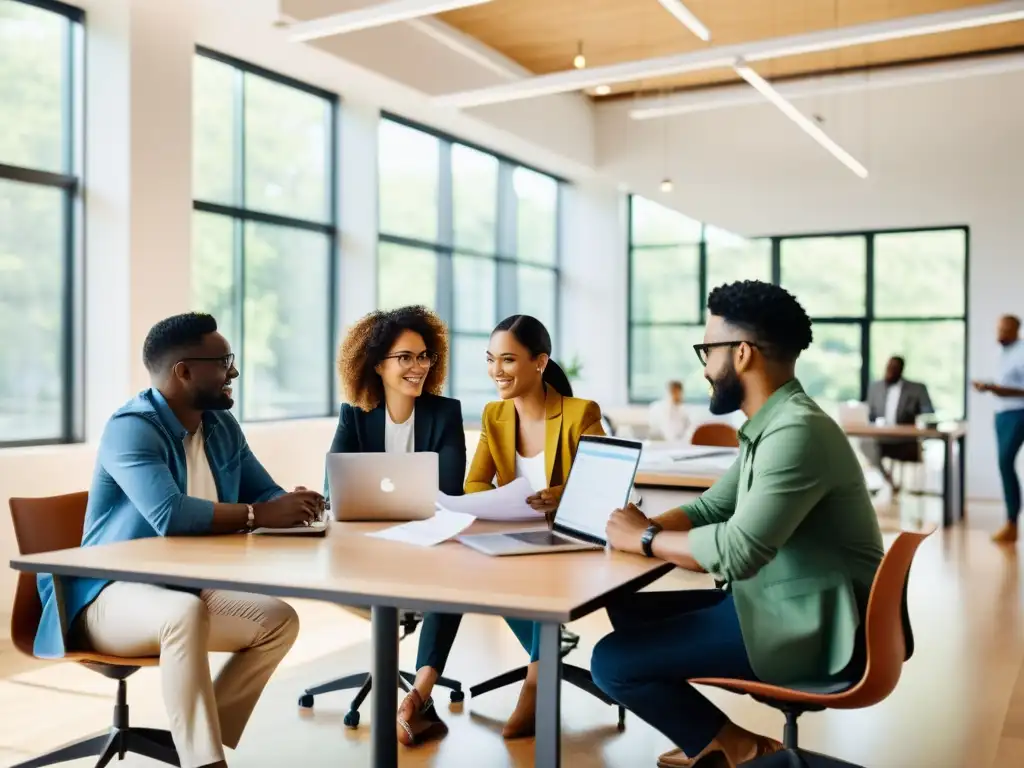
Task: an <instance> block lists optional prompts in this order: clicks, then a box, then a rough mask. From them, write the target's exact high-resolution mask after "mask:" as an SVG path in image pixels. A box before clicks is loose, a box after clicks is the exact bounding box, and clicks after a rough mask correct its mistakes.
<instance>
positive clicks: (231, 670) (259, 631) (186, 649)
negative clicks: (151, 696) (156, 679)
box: [75, 582, 299, 768]
mask: <svg viewBox="0 0 1024 768" xmlns="http://www.w3.org/2000/svg"><path fill="white" fill-rule="evenodd" d="M75 629H76V634H77V635H78V637H79V639H80V642H81V643H83V644H84V645H85V646H86V647H88V648H91V649H92V650H94V651H96V652H98V653H103V654H107V655H110V656H156V655H157V654H159V655H160V672H161V675H162V681H163V695H164V706H165V707H166V709H167V715H168V718H169V720H170V725H171V734H172V736H173V737H174V745H175V747H176V748H177V750H178V755H179V757H180V758H181V765H182V768H199V766H205V765H210V764H211V763H217V762H219V761H221V760H224V746H227V747H230V748H232V749H234V748H235V747H236V746H238V741H239V739H240V738H241V736H242V731H243V730H244V729H245V724H246V722H248V720H249V716H250V715H251V714H252V711H253V708H254V707H255V706H256V702H257V700H258V699H259V697H260V694H261V693H262V692H263V688H264V687H265V686H266V684H267V681H268V680H270V676H271V675H272V674H273V673H274V670H275V669H276V668H277V665H278V664H279V663H280V662H281V660H282V659H283V658H284V657H285V654H287V653H288V650H289V649H290V648H291V647H292V644H293V643H294V642H295V638H296V636H297V635H298V632H299V619H298V616H296V615H295V611H294V609H292V607H291V606H289V605H288V604H287V603H284V602H282V601H281V600H277V599H276V598H272V597H261V596H260V595H249V594H245V593H242V592H225V591H220V590H203V592H202V593H201V594H200V595H195V594H192V593H189V592H180V591H177V590H173V589H167V588H164V587H157V586H152V585H149V584H129V583H127V582H115V583H113V584H110V585H109V586H107V588H106V589H104V590H103V591H102V592H101V593H100V595H99V597H97V598H96V600H95V601H94V602H93V603H92V604H91V605H89V607H88V608H86V609H85V611H83V613H82V615H81V617H80V619H79V621H78V622H77V624H76V628H75ZM211 652H227V653H231V654H232V656H231V658H230V659H229V660H228V662H227V663H226V664H225V665H224V668H223V669H222V670H221V672H220V674H219V675H218V676H217V680H216V681H213V680H212V679H211V675H210V662H209V658H208V654H209V653H211Z"/></svg>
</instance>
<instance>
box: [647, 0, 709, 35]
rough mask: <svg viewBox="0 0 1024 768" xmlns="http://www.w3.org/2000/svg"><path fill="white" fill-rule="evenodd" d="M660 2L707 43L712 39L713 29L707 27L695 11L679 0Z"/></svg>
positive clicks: (660, 0)
mask: <svg viewBox="0 0 1024 768" xmlns="http://www.w3.org/2000/svg"><path fill="white" fill-rule="evenodd" d="M658 2H659V3H661V7H662V8H664V9H665V10H666V11H668V12H669V13H671V14H672V15H673V16H675V17H676V19H677V20H678V21H679V23H681V24H682V25H683V26H684V27H686V28H687V29H688V30H690V31H691V32H693V34H695V35H696V36H697V37H699V38H700V39H701V40H703V41H704V42H705V43H706V42H708V40H710V39H711V30H710V29H708V28H707V27H705V26H704V24H703V23H701V20H700V19H698V18H697V17H696V16H695V15H694V13H693V11H691V10H690V9H689V8H687V7H686V6H685V5H683V4H682V3H681V2H680V1H679V0H658Z"/></svg>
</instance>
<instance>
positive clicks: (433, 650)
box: [416, 613, 540, 674]
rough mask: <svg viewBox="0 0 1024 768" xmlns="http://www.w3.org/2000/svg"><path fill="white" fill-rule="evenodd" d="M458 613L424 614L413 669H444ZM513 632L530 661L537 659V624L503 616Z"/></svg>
mask: <svg viewBox="0 0 1024 768" xmlns="http://www.w3.org/2000/svg"><path fill="white" fill-rule="evenodd" d="M461 623H462V615H461V614H458V613H428V614H426V615H425V616H424V617H423V625H422V626H421V627H420V640H419V648H418V650H417V652H416V669H417V670H420V669H422V668H423V667H432V668H433V669H436V670H437V673H438V674H441V673H442V672H444V667H445V664H447V663H448V654H449V653H451V650H452V645H453V644H454V643H455V635H456V634H458V631H459V624H461ZM505 623H506V624H508V625H509V626H510V627H511V628H512V631H513V632H514V633H515V635H516V638H517V639H518V640H519V644H520V645H522V646H523V648H525V649H526V652H527V653H529V654H530V661H537V659H539V658H540V624H535V623H534V622H532V621H525V620H524V619H505Z"/></svg>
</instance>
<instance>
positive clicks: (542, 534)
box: [506, 531, 579, 547]
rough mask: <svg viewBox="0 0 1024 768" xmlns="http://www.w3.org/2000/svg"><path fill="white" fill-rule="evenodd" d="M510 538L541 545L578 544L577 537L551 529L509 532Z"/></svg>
mask: <svg viewBox="0 0 1024 768" xmlns="http://www.w3.org/2000/svg"><path fill="white" fill-rule="evenodd" d="M506 536H508V537H509V538H512V539H515V540H516V541H521V542H523V543H524V544H536V545H538V546H541V547H551V546H558V545H561V544H578V543H579V542H578V541H576V540H575V539H570V538H568V537H566V536H561V535H559V534H557V533H552V532H551V531H525V532H523V533H508V534H506Z"/></svg>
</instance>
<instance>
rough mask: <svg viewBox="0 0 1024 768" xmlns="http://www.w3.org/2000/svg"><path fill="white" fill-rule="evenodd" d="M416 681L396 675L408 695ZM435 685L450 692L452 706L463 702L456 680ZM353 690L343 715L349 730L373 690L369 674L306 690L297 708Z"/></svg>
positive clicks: (407, 675)
mask: <svg viewBox="0 0 1024 768" xmlns="http://www.w3.org/2000/svg"><path fill="white" fill-rule="evenodd" d="M415 681H416V676H415V675H413V674H412V673H411V672H402V671H399V673H398V686H399V687H400V688H401V689H402V690H403V691H405V692H406V693H409V691H410V685H411V684H412V683H414V682H415ZM436 684H437V685H440V686H441V687H442V688H448V689H450V690H451V694H450V699H451V702H452V703H453V704H458V703H459V702H461V701H464V700H465V698H466V694H465V693H464V692H463V690H462V683H460V682H459V681H458V680H452V679H450V678H447V677H439V678H438V679H437V683H436ZM353 688H358V689H359V690H358V691H356V695H355V697H354V698H353V699H352V702H351V703H350V704H349V707H348V712H346V713H345V725H346V726H348V727H349V728H358V727H359V707H360V706H362V704H363V701H365V700H366V697H367V696H368V695H369V694H370V690H371V689H372V688H373V678H372V677H371V676H370V673H369V672H360V673H358V674H355V675H346V676H345V677H339V678H338V679H337V680H331V681H329V682H326V683H322V684H320V685H317V686H314V687H312V688H307V689H306V690H305V691H304V692H303V693H302V695H301V696H300V697H299V706H300V707H302V708H303V709H312V708H313V700H314V698H315V697H316V696H319V695H321V694H324V693H334V692H335V691H347V690H351V689H353Z"/></svg>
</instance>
